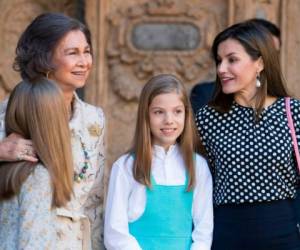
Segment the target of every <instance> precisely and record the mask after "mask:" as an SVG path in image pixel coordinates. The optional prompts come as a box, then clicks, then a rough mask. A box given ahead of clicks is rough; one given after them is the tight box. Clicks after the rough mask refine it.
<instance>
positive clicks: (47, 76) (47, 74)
mask: <svg viewBox="0 0 300 250" xmlns="http://www.w3.org/2000/svg"><path fill="white" fill-rule="evenodd" d="M49 74H50V71H47V73H46V78H47V79H49Z"/></svg>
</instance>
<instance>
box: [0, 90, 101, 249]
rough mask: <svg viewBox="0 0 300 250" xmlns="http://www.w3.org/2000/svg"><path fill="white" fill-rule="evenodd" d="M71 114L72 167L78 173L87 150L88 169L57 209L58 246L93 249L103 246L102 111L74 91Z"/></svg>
mask: <svg viewBox="0 0 300 250" xmlns="http://www.w3.org/2000/svg"><path fill="white" fill-rule="evenodd" d="M74 96H75V97H74V101H73V115H72V118H71V120H70V123H69V126H70V130H71V144H72V152H73V163H74V170H75V171H76V172H77V173H80V171H81V169H82V168H83V166H84V162H85V160H86V157H85V156H84V149H83V146H82V144H84V148H85V151H86V152H87V154H88V169H87V172H86V173H85V174H84V179H83V180H81V181H80V182H79V183H77V182H74V196H73V197H72V199H71V201H70V202H69V203H68V204H67V205H66V206H65V207H64V208H60V209H56V215H57V216H56V219H55V222H56V223H55V225H56V233H57V247H56V249H61V250H68V249H72V250H77V249H78V250H81V249H84V250H86V249H93V250H102V249H104V246H103V222H102V214H103V196H104V192H103V190H104V188H103V180H102V179H103V171H104V160H105V157H104V122H105V119H104V113H103V111H102V110H101V109H100V108H98V107H95V106H92V105H89V104H87V103H85V102H83V101H81V100H80V99H79V98H78V97H77V95H76V94H74ZM5 110H6V103H3V104H2V106H0V112H1V114H0V136H1V138H4V136H5V133H4V115H5Z"/></svg>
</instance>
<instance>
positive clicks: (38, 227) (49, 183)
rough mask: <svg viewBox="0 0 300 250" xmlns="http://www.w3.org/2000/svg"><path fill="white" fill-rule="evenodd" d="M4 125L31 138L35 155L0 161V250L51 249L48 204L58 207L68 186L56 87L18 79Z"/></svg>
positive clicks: (62, 109) (64, 124)
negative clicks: (34, 157)
mask: <svg viewBox="0 0 300 250" xmlns="http://www.w3.org/2000/svg"><path fill="white" fill-rule="evenodd" d="M5 129H6V134H7V135H10V134H12V133H16V134H19V135H20V136H22V137H23V138H24V139H28V140H31V141H32V143H33V145H34V148H35V150H36V155H37V157H38V159H39V160H38V162H36V163H30V162H27V161H16V162H6V163H5V162H2V163H1V166H0V225H1V226H0V249H2V250H6V249H7V250H14V249H56V245H55V243H56V232H55V216H56V215H55V213H54V208H56V207H61V206H64V205H65V204H66V203H67V202H68V201H69V200H70V198H71V194H72V189H73V167H72V155H71V141H70V132H69V127H68V114H67V108H66V105H65V101H64V97H63V94H62V91H61V90H60V89H59V88H58V87H57V85H56V84H54V83H52V82H50V81H49V80H47V79H45V78H42V79H39V80H37V81H35V82H34V83H31V82H28V81H22V82H21V83H19V84H18V85H17V86H16V87H15V89H14V90H13V91H12V93H11V96H10V98H9V101H8V106H7V111H6V116H5ZM27 153H28V154H30V153H32V152H27Z"/></svg>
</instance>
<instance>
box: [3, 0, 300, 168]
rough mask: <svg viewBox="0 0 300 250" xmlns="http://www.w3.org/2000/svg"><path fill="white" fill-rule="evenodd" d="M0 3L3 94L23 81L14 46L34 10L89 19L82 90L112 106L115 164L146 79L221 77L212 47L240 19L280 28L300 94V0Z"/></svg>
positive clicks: (190, 82) (286, 62)
mask: <svg viewBox="0 0 300 250" xmlns="http://www.w3.org/2000/svg"><path fill="white" fill-rule="evenodd" d="M0 9H1V15H0V37H1V39H0V100H3V99H4V98H5V97H6V96H7V95H8V94H9V93H10V91H11V90H12V88H13V87H14V86H15V85H16V84H17V83H18V81H19V80H20V79H19V77H18V74H17V73H15V72H14V71H13V70H12V63H13V60H14V50H15V47H16V43H17V40H18V38H19V36H20V34H21V32H22V31H23V30H24V28H25V27H26V26H27V24H28V23H29V22H30V21H31V20H32V19H33V18H34V17H35V16H37V15H39V14H41V13H43V12H49V11H55V12H63V13H65V14H67V15H70V16H72V17H75V18H77V19H79V20H81V21H82V22H84V23H86V24H87V25H88V27H89V28H90V30H91V32H92V36H93V47H94V67H93V71H92V74H91V76H90V78H89V81H88V82H87V84H86V86H85V87H84V89H81V90H80V91H79V95H80V96H81V97H82V98H83V99H84V100H85V101H86V102H88V103H91V104H94V105H99V106H101V107H102V108H103V109H104V111H105V114H106V119H107V123H106V133H107V145H108V147H107V155H108V157H107V158H108V162H107V163H108V166H110V165H111V163H112V162H113V161H114V160H115V159H116V158H117V157H118V156H119V155H121V154H122V153H124V151H126V150H127V149H128V148H129V146H130V144H131V140H132V136H133V131H134V128H135V116H136V110H137V101H138V96H139V93H140V90H141V88H142V86H143V84H144V83H145V82H146V81H147V80H148V79H149V78H150V77H151V76H152V75H155V74H159V73H173V74H175V75H177V76H178V77H180V79H181V80H182V81H183V82H184V83H185V85H186V87H187V89H188V90H190V89H191V88H192V87H193V86H194V85H195V84H197V83H201V82H205V81H211V80H214V74H215V68H214V64H213V62H212V59H211V58H210V46H211V44H212V41H213V39H214V37H215V35H216V34H217V33H218V32H219V31H221V30H222V29H224V28H226V27H227V26H229V25H231V24H233V23H235V22H239V21H242V20H245V19H249V18H254V17H257V18H263V19H267V20H269V21H271V22H273V23H274V24H276V25H277V26H278V27H279V28H280V29H281V34H282V36H281V41H282V47H281V51H280V60H281V64H282V68H283V72H284V77H285V79H286V81H287V87H288V89H289V91H290V93H291V94H292V95H294V96H295V97H300V84H299V82H300V81H299V80H300V74H299V65H300V32H299V27H300V15H299V13H300V0H209V1H208V0H10V1H7V0H0Z"/></svg>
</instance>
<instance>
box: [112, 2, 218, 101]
mask: <svg viewBox="0 0 300 250" xmlns="http://www.w3.org/2000/svg"><path fill="white" fill-rule="evenodd" d="M108 20H109V37H108V41H107V57H108V63H109V68H110V69H109V78H110V81H111V84H112V88H113V90H114V92H115V93H117V94H118V95H119V96H120V97H122V98H123V99H125V100H126V101H132V100H137V99H138V96H139V94H140V91H141V88H142V87H143V85H142V84H143V83H144V82H145V81H146V80H147V79H148V78H149V77H151V76H152V75H155V74H159V73H173V74H176V75H177V76H179V77H180V78H181V79H182V80H183V81H184V82H185V83H187V84H193V83H196V82H199V81H201V80H204V79H207V78H210V76H211V74H212V69H213V65H212V61H211V59H210V55H209V53H210V52H209V48H210V46H211V43H212V40H213V38H214V36H215V34H216V33H217V31H218V30H219V23H218V19H217V17H216V15H215V13H214V12H212V11H211V10H210V9H208V8H205V7H203V6H201V5H192V4H189V3H188V1H175V0H153V1H150V2H149V3H145V4H136V5H134V6H131V7H128V8H127V9H119V10H117V11H115V12H113V13H111V14H110V15H109V17H108ZM143 24H145V25H153V24H155V25H158V26H159V24H161V25H173V26H176V25H182V24H185V25H187V26H192V27H195V28H196V29H197V30H198V32H199V42H198V45H197V46H196V48H195V49H187V50H159V49H158V50H155V49H153V50H149V49H145V50H142V49H138V48H137V47H136V46H135V45H134V42H133V41H132V39H133V36H132V33H133V31H134V30H135V28H136V27H137V26H141V25H143ZM158 35H159V34H158Z"/></svg>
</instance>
